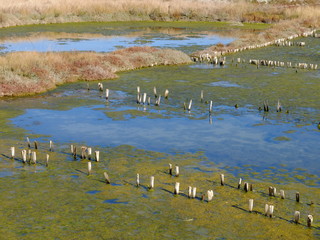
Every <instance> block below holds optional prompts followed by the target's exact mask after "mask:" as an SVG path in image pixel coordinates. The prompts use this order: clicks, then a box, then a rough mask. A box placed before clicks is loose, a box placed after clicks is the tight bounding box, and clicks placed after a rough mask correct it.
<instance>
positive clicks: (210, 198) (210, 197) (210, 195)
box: [207, 190, 214, 202]
mask: <svg viewBox="0 0 320 240" xmlns="http://www.w3.org/2000/svg"><path fill="white" fill-rule="evenodd" d="M207 195H208V196H207V197H208V202H210V201H212V199H213V195H214V194H213V190H208V191H207Z"/></svg>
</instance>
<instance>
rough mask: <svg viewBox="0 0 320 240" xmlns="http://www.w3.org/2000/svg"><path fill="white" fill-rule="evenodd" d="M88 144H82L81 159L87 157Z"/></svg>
mask: <svg viewBox="0 0 320 240" xmlns="http://www.w3.org/2000/svg"><path fill="white" fill-rule="evenodd" d="M86 150H87V147H86V146H81V159H86Z"/></svg>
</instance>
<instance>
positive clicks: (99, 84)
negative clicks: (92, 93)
mask: <svg viewBox="0 0 320 240" xmlns="http://www.w3.org/2000/svg"><path fill="white" fill-rule="evenodd" d="M98 88H99V91H100V92H103V84H102V83H98Z"/></svg>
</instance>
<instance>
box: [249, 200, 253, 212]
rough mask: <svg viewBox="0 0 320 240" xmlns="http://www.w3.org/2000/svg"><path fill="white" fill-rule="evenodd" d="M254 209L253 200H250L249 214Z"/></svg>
mask: <svg viewBox="0 0 320 240" xmlns="http://www.w3.org/2000/svg"><path fill="white" fill-rule="evenodd" d="M252 209H253V199H249V212H252Z"/></svg>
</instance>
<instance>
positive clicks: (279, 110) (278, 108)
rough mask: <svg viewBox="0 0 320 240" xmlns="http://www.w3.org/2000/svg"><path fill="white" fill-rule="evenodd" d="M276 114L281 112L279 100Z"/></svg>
mask: <svg viewBox="0 0 320 240" xmlns="http://www.w3.org/2000/svg"><path fill="white" fill-rule="evenodd" d="M277 112H281V104H280V100H279V99H278V104H277Z"/></svg>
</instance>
